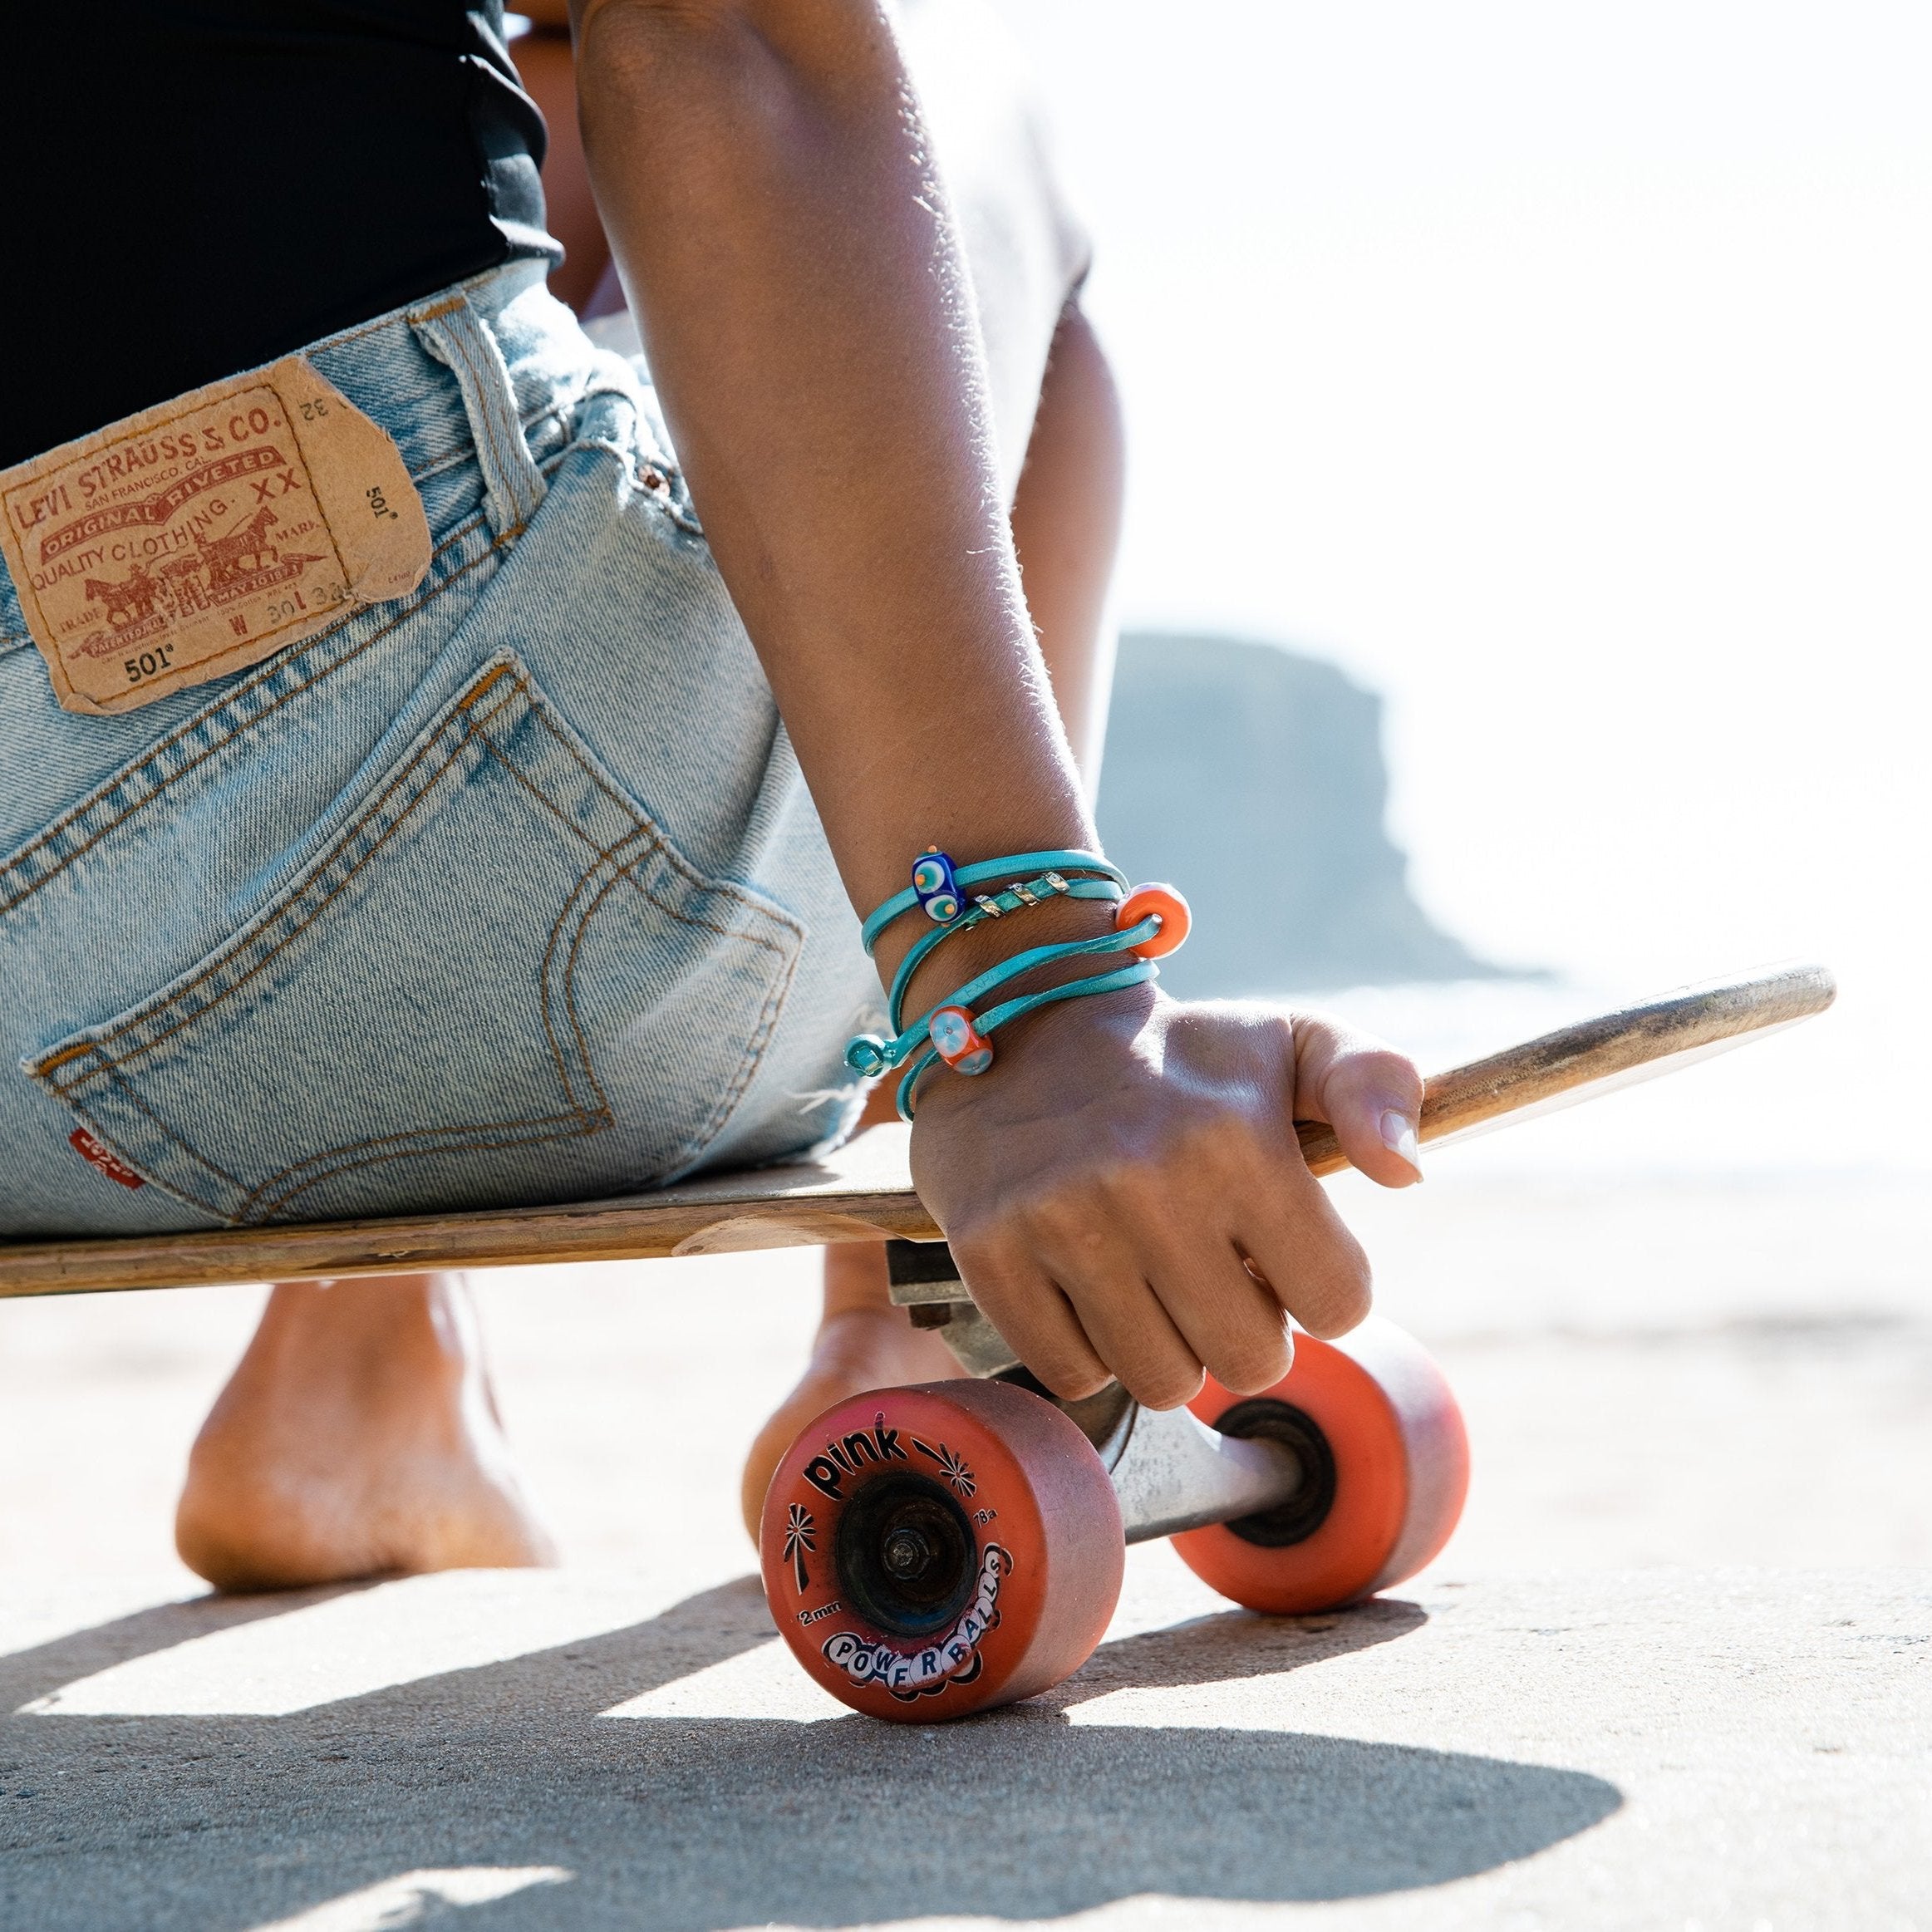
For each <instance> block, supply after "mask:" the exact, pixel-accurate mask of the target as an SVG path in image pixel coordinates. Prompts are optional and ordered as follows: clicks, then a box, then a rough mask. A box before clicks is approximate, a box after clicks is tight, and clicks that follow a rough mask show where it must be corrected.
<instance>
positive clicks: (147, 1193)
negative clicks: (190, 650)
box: [0, 264, 878, 1237]
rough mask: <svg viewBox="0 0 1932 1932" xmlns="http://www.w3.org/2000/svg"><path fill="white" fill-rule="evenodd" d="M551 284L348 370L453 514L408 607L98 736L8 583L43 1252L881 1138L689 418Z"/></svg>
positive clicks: (421, 331)
mask: <svg viewBox="0 0 1932 1932" xmlns="http://www.w3.org/2000/svg"><path fill="white" fill-rule="evenodd" d="M462 293H464V295H465V297H466V300H465V302H463V303H462V304H460V306H458V307H456V308H455V309H454V310H453V311H452V312H449V313H447V314H444V315H441V316H440V317H429V316H427V315H426V314H425V312H426V311H428V310H430V309H432V308H435V307H438V306H439V304H440V300H441V298H435V299H431V300H427V301H425V302H422V303H420V304H418V305H416V307H415V308H414V309H412V310H410V311H408V312H399V313H397V314H396V315H394V316H391V317H385V318H383V319H381V320H380V321H378V322H375V323H373V324H371V325H368V326H366V327H362V328H359V329H355V330H351V331H349V332H347V333H345V334H343V335H342V336H338V337H332V338H331V339H329V340H328V341H327V342H321V343H318V344H317V345H315V346H314V347H312V349H311V351H310V354H311V356H312V359H313V361H314V362H315V364H316V366H317V368H319V369H320V370H321V371H322V373H323V375H325V376H327V378H328V379H329V380H330V381H332V382H333V383H334V384H335V385H336V386H337V387H338V388H339V389H341V390H342V391H344V393H345V394H347V396H349V398H350V399H351V401H353V402H355V403H356V405H357V406H359V407H361V409H362V410H364V411H366V413H367V414H368V415H371V416H372V417H374V418H375V420H376V421H377V422H379V423H381V425H383V427H384V428H386V430H388V431H389V432H390V434H391V435H392V436H393V437H395V439H396V442H397V444H398V445H400V447H401V450H402V454H403V457H404V460H405V461H406V463H407V464H408V465H409V469H410V474H411V475H412V476H414V477H415V481H416V485H417V488H418V489H420V491H421V493H422V496H423V500H424V504H425V508H426V509H427V511H428V513H429V521H430V532H431V534H432V537H433V539H434V548H435V554H434V559H433V561H432V563H431V565H430V573H429V575H428V576H427V577H426V578H425V579H424V581H423V583H421V584H420V586H419V587H418V588H417V589H416V590H415V592H412V593H411V594H410V596H408V597H405V598H401V599H399V600H397V601H396V602H392V603H387V604H381V605H377V606H376V607H372V608H370V609H367V610H365V611H362V612H359V613H358V614H357V615H356V616H355V617H351V618H350V619H349V620H347V622H344V623H342V625H340V626H339V627H337V628H335V629H334V630H332V631H330V632H326V633H324V634H323V635H322V636H321V637H317V638H315V639H313V640H312V641H311V642H308V643H307V644H306V645H302V646H297V647H295V648H293V649H291V650H290V651H287V652H285V653H283V655H282V656H277V657H272V658H269V659H268V660H267V661H265V662H263V663H262V664H259V665H257V666H254V667H253V669H250V670H248V671H242V672H238V673H237V674H235V675H234V676H230V677H227V678H224V679H223V680H221V681H219V682H214V683H211V684H207V685H203V686H199V687H197V688H195V689H193V690H189V691H178V692H175V693H172V694H170V696H167V697H165V698H164V699H161V700H160V701H157V702H155V704H152V705H149V706H147V707H146V708H145V709H143V710H136V711H131V712H126V713H123V714H121V715H118V716H113V717H94V716H85V715H73V714H70V713H68V712H66V711H62V710H60V709H59V708H58V707H57V705H56V704H55V702H54V699H53V695H52V690H51V688H50V686H49V683H48V679H47V670H46V666H44V664H43V663H42V659H41V657H40V654H39V653H38V651H36V650H35V649H34V647H33V646H32V643H31V642H29V640H28V639H27V634H26V626H25V624H24V623H23V622H22V619H21V615H20V607H19V603H18V601H17V598H16V597H15V595H14V593H13V588H12V583H10V582H9V581H7V578H6V577H5V575H4V573H0V853H4V855H5V856H4V857H3V858H0V1235H5V1236H14V1237H27V1236H48V1235H57V1234H71V1233H83V1232H85V1233H94V1234H109V1233H114V1232H117V1231H136V1230H160V1229H169V1228H187V1227H209V1226H214V1225H219V1224H223V1223H233V1224H241V1223H248V1222H269V1221H288V1220H303V1221H308V1220H326V1219H336V1218H341V1217H349V1216H357V1215H376V1214H389V1213H396V1212H406V1211H412V1210H419V1209H436V1208H466V1207H489V1206H495V1205H503V1204H509V1203H518V1202H545V1201H555V1200H563V1199H575V1198H581V1197H592V1196H597V1195H606V1194H612V1193H617V1192H626V1191H627V1190H630V1189H633V1188H637V1187H644V1186H646V1185H648V1184H650V1183H651V1182H661V1181H664V1180H666V1179H669V1178H671V1177H674V1176H677V1175H681V1174H685V1173H688V1172H691V1171H692V1170H693V1169H695V1168H699V1167H701V1166H713V1165H725V1164H738V1163H755V1162H759V1161H766V1160H771V1159H774V1158H778V1157H779V1156H781V1155H784V1154H786V1153H792V1152H794V1151H797V1150H800V1149H803V1148H807V1147H809V1146H811V1145H813V1144H814V1143H820V1142H823V1141H825V1140H827V1139H828V1138H833V1137H834V1136H836V1135H837V1134H838V1133H840V1132H842V1131H843V1130H844V1128H846V1127H847V1125H848V1123H849V1121H850V1119H851V1118H852V1115H853V1111H854V1109H855V1105H856V1100H857V1095H856V1093H855V1090H854V1089H853V1086H852V1084H851V1079H852V1076H851V1075H849V1074H848V1073H847V1072H846V1070H845V1069H844V1067H843V1064H842V1061H841V1058H840V1053H841V1049H842V1047H843V1042H844V1040H845V1038H846V1036H847V1035H848V1032H849V1031H851V1030H853V1029H854V1028H857V1027H860V1026H866V1025H876V1024H877V1021H878V1015H877V1012H876V1007H877V1005H878V988H877V983H876V981H874V979H873V975H872V971H871V968H870V966H869V965H868V962H867V961H866V960H865V958H864V956H863V953H862V952H861V951H860V948H859V944H858V924H857V922H856V920H855V919H854V918H853V914H852V912H851V909H850V907H848V904H847V902H846V900H845V897H844V894H843V891H842V890H841V888H840V886H839V883H838V877H837V874H836V873H835V871H834V869H833V863H832V859H831V856H830V854H829V853H828V851H827V849H826V845H825V841H824V837H823V833H822V831H821V829H820V828H819V821H818V818H817V815H816V814H815V813H814V809H813V807H812V803H811V800H810V799H809V796H808V794H807V793H806V789H805V786H804V780H803V779H802V778H801V777H800V775H799V768H798V764H797V761H796V760H795V759H794V755H793V753H792V750H791V746H790V744H789V741H788V740H787V739H786V736H785V734H784V727H783V726H782V725H781V724H780V723H779V716H778V712H777V710H776V708H775V706H774V704H773V702H772V697H771V692H770V690H769V687H768V686H767V685H766V683H765V680H764V675H763V673H762V671H760V667H759V663H758V660H757V658H756V656H755V655H754V653H753V651H752V649H751V646H750V642H749V641H748V640H747V638H746V637H745V631H744V627H742V625H741V624H740V622H739V621H738V617H737V615H736V613H735V611H734V610H733V608H732V607H731V602H730V598H729V597H727V596H726V594H725V587H724V585H723V583H721V582H720V579H719V576H718V573H717V570H716V568H715V566H714V565H713V563H712V561H711V557H710V551H709V549H708V548H707V547H706V545H705V540H704V538H703V536H702V534H701V532H700V530H699V528H698V525H697V524H696V520H695V519H694V518H693V516H692V514H691V505H690V499H689V498H688V496H687V495H686V490H685V487H684V483H683V480H682V479H681V476H680V475H679V474H678V471H677V469H676V464H675V463H674V462H673V460H671V455H670V454H669V451H668V450H667V447H666V440H665V438H664V436H663V434H662V430H661V426H660V425H659V420H658V418H657V415H656V409H655V406H654V402H653V399H652V397H651V394H650V392H649V391H648V390H647V389H646V388H644V387H643V386H642V385H641V384H640V381H639V380H638V378H637V376H636V375H635V374H634V373H633V371H632V367H631V366H630V365H628V364H627V363H625V362H624V361H621V360H620V359H619V358H617V357H616V356H612V355H609V354H607V353H604V352H602V351H598V350H597V349H595V348H593V347H592V345H591V343H590V342H588V341H587V339H586V337H584V336H583V332H581V331H580V330H579V329H578V326H577V323H576V322H575V320H574V318H573V317H572V316H571V315H570V313H569V312H568V310H566V309H564V308H563V307H561V306H560V305H559V304H558V303H557V302H554V301H553V300H552V299H551V297H549V295H548V293H546V292H545V291H544V289H543V286H542V283H541V281H540V268H539V267H538V266H537V265H531V264H518V265H515V266H514V267H512V268H504V269H501V270H498V271H496V272H494V273H492V274H489V275H486V276H484V277H480V278H477V279H476V280H474V281H472V282H470V283H465V285H464V286H463V290H462ZM77 1130H78V1132H79V1137H80V1145H81V1147H82V1148H95V1149H96V1151H97V1153H98V1152H99V1150H105V1154H106V1156H109V1157H114V1158H118V1161H119V1162H120V1163H123V1164H124V1166H125V1170H127V1171H126V1172H124V1173H123V1174H122V1176H121V1177H120V1178H119V1179H117V1178H116V1177H115V1175H114V1173H113V1172H111V1169H112V1168H113V1166H114V1164H115V1162H114V1158H96V1159H95V1160H90V1159H88V1158H84V1156H83V1153H81V1151H79V1149H78V1148H76V1144H75V1137H76V1132H77ZM90 1137H91V1138H90ZM130 1182H131V1183H133V1184H131V1185H130Z"/></svg>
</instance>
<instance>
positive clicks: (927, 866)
mask: <svg viewBox="0 0 1932 1932" xmlns="http://www.w3.org/2000/svg"><path fill="white" fill-rule="evenodd" d="M912 890H913V892H915V893H916V894H917V897H918V900H919V904H920V907H921V908H922V910H923V912H925V914H926V917H927V918H928V919H930V920H932V922H934V923H935V924H936V925H940V926H950V925H951V923H952V922H953V921H954V920H955V919H956V918H958V917H959V916H960V912H961V910H962V908H963V907H964V905H965V900H964V898H963V897H962V896H961V892H960V889H959V881H958V880H957V879H956V878H954V877H953V871H952V861H951V859H950V858H948V857H947V856H946V853H943V852H928V853H923V854H922V855H921V856H920V857H919V858H917V859H916V860H914V861H913V864H912Z"/></svg>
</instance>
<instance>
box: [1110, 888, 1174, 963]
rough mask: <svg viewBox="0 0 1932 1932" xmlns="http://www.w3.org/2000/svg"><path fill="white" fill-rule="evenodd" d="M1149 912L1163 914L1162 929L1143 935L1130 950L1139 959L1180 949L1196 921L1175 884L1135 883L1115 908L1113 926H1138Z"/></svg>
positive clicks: (1120, 928) (1122, 929)
mask: <svg viewBox="0 0 1932 1932" xmlns="http://www.w3.org/2000/svg"><path fill="white" fill-rule="evenodd" d="M1150 912H1158V913H1159V914H1160V916H1161V929H1160V931H1159V932H1157V933H1156V934H1155V935H1154V936H1153V938H1152V939H1143V941H1141V942H1140V944H1139V945H1138V946H1129V947H1128V951H1130V952H1131V953H1133V955H1134V956H1135V957H1136V958H1137V959H1165V958H1166V957H1167V956H1168V954H1169V953H1170V952H1177V951H1179V950H1180V947H1181V945H1182V941H1184V940H1185V939H1186V938H1187V928H1188V927H1190V926H1192V924H1193V923H1194V915H1193V914H1192V912H1190V911H1189V910H1188V909H1187V901H1186V900H1185V899H1183V898H1182V897H1181V895H1180V894H1179V892H1177V891H1175V889H1174V888H1173V887H1172V886H1162V885H1148V886H1136V887H1134V888H1133V891H1132V892H1129V893H1128V895H1127V897H1125V898H1124V899H1123V900H1122V901H1121V902H1120V903H1119V904H1118V906H1116V907H1114V909H1113V930H1114V931H1115V932H1125V931H1126V930H1127V929H1128V927H1130V926H1138V925H1139V923H1140V922H1141V921H1142V920H1143V919H1144V918H1146V917H1147V916H1148V913H1150Z"/></svg>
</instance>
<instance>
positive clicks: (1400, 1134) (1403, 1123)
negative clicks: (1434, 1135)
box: [1382, 1107, 1422, 1181]
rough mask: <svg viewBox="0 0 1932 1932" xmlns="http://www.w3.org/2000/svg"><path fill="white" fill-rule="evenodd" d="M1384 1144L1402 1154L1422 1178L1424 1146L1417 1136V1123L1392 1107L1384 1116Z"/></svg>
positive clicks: (1392, 1151)
mask: <svg viewBox="0 0 1932 1932" xmlns="http://www.w3.org/2000/svg"><path fill="white" fill-rule="evenodd" d="M1382 1144H1383V1146H1384V1147H1385V1148H1388V1149H1389V1153H1392V1154H1400V1155H1401V1156H1402V1158H1403V1159H1404V1160H1405V1161H1407V1162H1408V1164H1409V1165H1410V1166H1411V1167H1412V1168H1414V1169H1415V1177H1416V1179H1417V1180H1418V1181H1419V1180H1420V1179H1421V1178H1422V1146H1421V1143H1419V1142H1418V1140H1417V1139H1416V1138H1415V1123H1414V1122H1413V1120H1411V1119H1410V1118H1408V1115H1407V1114H1406V1113H1397V1112H1396V1111H1395V1109H1394V1108H1393V1107H1392V1108H1390V1109H1389V1111H1388V1112H1387V1113H1384V1115H1383V1116H1382Z"/></svg>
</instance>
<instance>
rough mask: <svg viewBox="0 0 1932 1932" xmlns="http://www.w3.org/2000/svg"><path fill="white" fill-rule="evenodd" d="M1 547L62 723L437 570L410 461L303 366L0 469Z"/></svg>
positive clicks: (131, 699) (307, 633)
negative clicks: (69, 714) (69, 715)
mask: <svg viewBox="0 0 1932 1932" xmlns="http://www.w3.org/2000/svg"><path fill="white" fill-rule="evenodd" d="M0 550H3V551H4V552H5V553H6V558H7V568H8V569H9V570H10V571H11V572H12V576H13V582H14V586H15V587H16V589H17V591H18V592H19V593H20V604H21V609H22V612H24V613H25V615H26V618H27V629H28V630H29V631H30V632H32V636H33V641H34V642H35V643H36V644H37V645H38V646H40V651H41V655H42V656H43V657H44V658H45V659H46V660H47V671H48V672H49V674H50V675H51V676H52V679H53V686H54V694H55V696H57V698H58V699H59V700H60V701H61V705H62V707H63V708H64V709H66V710H70V711H93V712H111V711H130V710H134V709H135V707H136V706H138V705H145V704H150V703H152V702H153V701H154V700H155V699H156V698H158V697H160V696H162V695H163V694H164V693H165V692H167V691H179V690H180V689H181V688H182V687H183V686H188V685H196V684H204V683H205V682H206V681H208V680H209V678H214V677H223V676H226V675H227V674H228V673H229V672H230V671H239V670H241V669H242V668H243V666H246V665H250V664H253V663H256V662H257V661H259V660H260V659H262V658H264V657H266V656H269V655H270V653H271V652H273V651H282V650H286V649H287V648H288V646H290V645H291V644H299V643H300V642H302V640H303V639H304V638H307V637H312V636H313V635H314V634H315V633H316V632H318V631H321V630H324V629H326V628H327V627H328V626H330V625H332V624H335V623H338V622H341V620H342V618H343V617H347V616H348V615H349V613H350V612H351V611H352V610H353V609H354V608H355V607H356V606H358V605H361V604H373V603H381V602H383V601H384V600H385V599H386V598H389V597H401V596H402V595H404V594H405V593H406V592H408V591H410V590H413V589H414V588H415V586H416V585H417V584H418V583H420V581H421V580H422V577H423V573H424V572H425V571H426V570H427V569H428V568H429V564H430V528H429V524H428V521H427V519H425V517H424V515H423V506H422V499H421V498H420V497H419V496H418V495H417V494H416V490H415V484H413V483H411V482H410V477H409V471H408V469H406V467H405V466H404V464H403V460H402V453H401V450H398V449H397V448H396V445H395V443H394V442H393V441H392V440H391V438H390V435H389V433H388V432H387V431H386V430H384V429H383V428H382V427H381V425H379V424H376V423H374V422H371V420H370V419H369V418H368V417H367V416H366V415H363V414H362V412H361V410H359V409H357V408H356V406H355V405H354V404H353V403H351V401H349V400H348V398H347V396H343V395H342V393H341V391H338V390H337V389H336V388H335V387H334V386H332V384H330V383H329V382H327V381H324V379H323V378H322V376H320V375H319V374H317V371H315V369H314V368H312V366H310V365H309V363H308V362H307V361H305V360H304V359H303V358H302V356H287V357H285V358H284V359H283V361H279V362H277V363H273V364H272V365H271V366H269V367H268V368H266V369H258V370H254V371H250V372H249V373H248V375H246V376H234V377H231V378H230V379H229V381H226V382H217V383H214V384H211V385H210V386H209V387H208V388H206V389H197V390H194V391H191V392H190V393H189V395H186V396H178V397H176V398H175V401H172V402H166V403H163V404H161V405H160V406H159V407H158V408H155V409H150V410H143V411H142V412H141V413H140V415H134V416H130V417H128V418H127V419H126V420H125V421H123V422H118V423H115V424H113V425H111V426H110V427H108V428H106V429H105V430H98V431H96V433H95V434H94V435H91V436H85V437H83V438H81V440H80V441H78V442H75V443H68V444H66V445H62V447H61V448H60V449H58V450H50V451H49V452H48V453H47V455H44V456H37V457H35V458H34V459H33V460H32V461H31V462H27V463H22V464H18V465H16V466H15V467H14V468H12V469H7V470H0Z"/></svg>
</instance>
